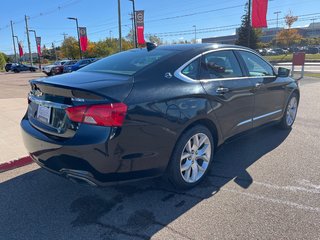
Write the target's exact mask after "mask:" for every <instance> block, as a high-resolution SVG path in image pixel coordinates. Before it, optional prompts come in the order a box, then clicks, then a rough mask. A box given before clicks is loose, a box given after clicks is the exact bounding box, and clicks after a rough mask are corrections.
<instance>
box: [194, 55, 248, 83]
mask: <svg viewBox="0 0 320 240" xmlns="http://www.w3.org/2000/svg"><path fill="white" fill-rule="evenodd" d="M200 75H201V79H216V78H234V77H242V76H243V74H242V71H241V68H240V66H239V63H238V60H237V59H236V57H235V55H234V53H233V52H232V51H230V50H224V51H216V52H212V53H208V54H206V55H204V56H202V59H201V74H200Z"/></svg>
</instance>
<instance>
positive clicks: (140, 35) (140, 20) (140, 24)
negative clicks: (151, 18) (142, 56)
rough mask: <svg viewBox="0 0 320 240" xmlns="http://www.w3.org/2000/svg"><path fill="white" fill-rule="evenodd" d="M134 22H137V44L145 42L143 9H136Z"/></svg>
mask: <svg viewBox="0 0 320 240" xmlns="http://www.w3.org/2000/svg"><path fill="white" fill-rule="evenodd" d="M135 17H136V24H137V29H136V31H137V40H138V44H145V43H146V41H145V40H144V11H143V10H140V11H136V16H135Z"/></svg>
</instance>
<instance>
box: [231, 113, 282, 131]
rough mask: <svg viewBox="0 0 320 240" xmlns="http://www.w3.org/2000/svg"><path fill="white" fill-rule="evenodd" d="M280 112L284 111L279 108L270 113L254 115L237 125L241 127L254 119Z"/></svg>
mask: <svg viewBox="0 0 320 240" xmlns="http://www.w3.org/2000/svg"><path fill="white" fill-rule="evenodd" d="M278 112H282V109H279V110H276V111H273V112H269V113H266V114H263V115H260V116H257V117H254V118H250V119H247V120H245V121H242V122H240V123H238V124H237V127H239V126H241V125H244V124H247V123H251V122H254V121H256V120H259V119H261V118H265V117H268V116H271V115H274V114H276V113H278Z"/></svg>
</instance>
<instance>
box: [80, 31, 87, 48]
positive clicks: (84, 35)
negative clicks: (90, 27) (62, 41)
mask: <svg viewBox="0 0 320 240" xmlns="http://www.w3.org/2000/svg"><path fill="white" fill-rule="evenodd" d="M79 35H80V47H81V51H82V52H85V51H87V47H88V37H87V28H85V27H79Z"/></svg>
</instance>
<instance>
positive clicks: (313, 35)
mask: <svg viewBox="0 0 320 240" xmlns="http://www.w3.org/2000/svg"><path fill="white" fill-rule="evenodd" d="M310 20H312V37H313V38H315V37H316V36H315V34H314V20H316V18H311V19H310Z"/></svg>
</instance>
